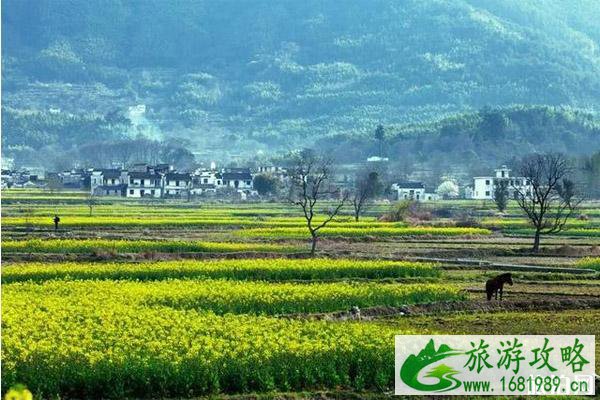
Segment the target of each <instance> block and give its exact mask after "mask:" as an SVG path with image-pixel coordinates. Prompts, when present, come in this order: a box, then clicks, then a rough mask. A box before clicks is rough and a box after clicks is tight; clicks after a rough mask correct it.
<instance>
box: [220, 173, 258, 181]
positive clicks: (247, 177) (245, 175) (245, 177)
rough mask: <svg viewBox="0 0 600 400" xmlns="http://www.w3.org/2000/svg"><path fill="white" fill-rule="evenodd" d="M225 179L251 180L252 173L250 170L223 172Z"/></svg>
mask: <svg viewBox="0 0 600 400" xmlns="http://www.w3.org/2000/svg"><path fill="white" fill-rule="evenodd" d="M222 175H223V180H225V181H233V180H238V181H251V180H252V175H251V174H250V172H223V174H222Z"/></svg>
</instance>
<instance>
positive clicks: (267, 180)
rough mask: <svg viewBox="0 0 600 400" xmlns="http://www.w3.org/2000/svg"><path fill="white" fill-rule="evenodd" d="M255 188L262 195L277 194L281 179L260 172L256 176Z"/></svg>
mask: <svg viewBox="0 0 600 400" xmlns="http://www.w3.org/2000/svg"><path fill="white" fill-rule="evenodd" d="M253 184H254V189H256V191H257V192H258V194H260V195H261V196H264V195H275V194H277V190H278V186H279V181H278V180H277V178H275V177H274V176H271V175H267V174H260V175H256V176H255V177H254V181H253Z"/></svg>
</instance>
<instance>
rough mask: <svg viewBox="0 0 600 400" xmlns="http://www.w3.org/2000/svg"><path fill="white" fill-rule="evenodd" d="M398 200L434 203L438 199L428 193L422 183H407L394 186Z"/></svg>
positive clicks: (436, 196) (433, 194)
mask: <svg viewBox="0 0 600 400" xmlns="http://www.w3.org/2000/svg"><path fill="white" fill-rule="evenodd" d="M392 190H393V191H395V192H396V199H398V200H414V201H433V200H437V199H438V195H437V194H435V193H427V192H426V191H425V186H424V185H423V183H422V182H414V181H406V182H398V183H394V184H392Z"/></svg>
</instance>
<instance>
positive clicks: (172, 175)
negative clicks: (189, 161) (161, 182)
mask: <svg viewBox="0 0 600 400" xmlns="http://www.w3.org/2000/svg"><path fill="white" fill-rule="evenodd" d="M166 177H167V179H168V180H170V181H174V180H180V181H189V180H191V179H192V176H191V175H190V174H181V173H177V172H171V173H169V174H167V175H166Z"/></svg>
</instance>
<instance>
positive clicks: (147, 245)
mask: <svg viewBox="0 0 600 400" xmlns="http://www.w3.org/2000/svg"><path fill="white" fill-rule="evenodd" d="M298 250H299V249H298V248H297V247H293V246H282V245H277V244H270V243H223V242H196V241H181V240H169V241H149V240H105V239H86V240H76V239H53V240H39V239H31V240H18V241H14V240H4V241H2V251H3V252H6V253H88V254H89V253H96V252H108V253H111V252H112V253H141V252H153V251H155V252H162V253H185V252H203V253H204V252H205V253H228V252H248V251H259V252H280V253H286V252H294V251H298Z"/></svg>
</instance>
